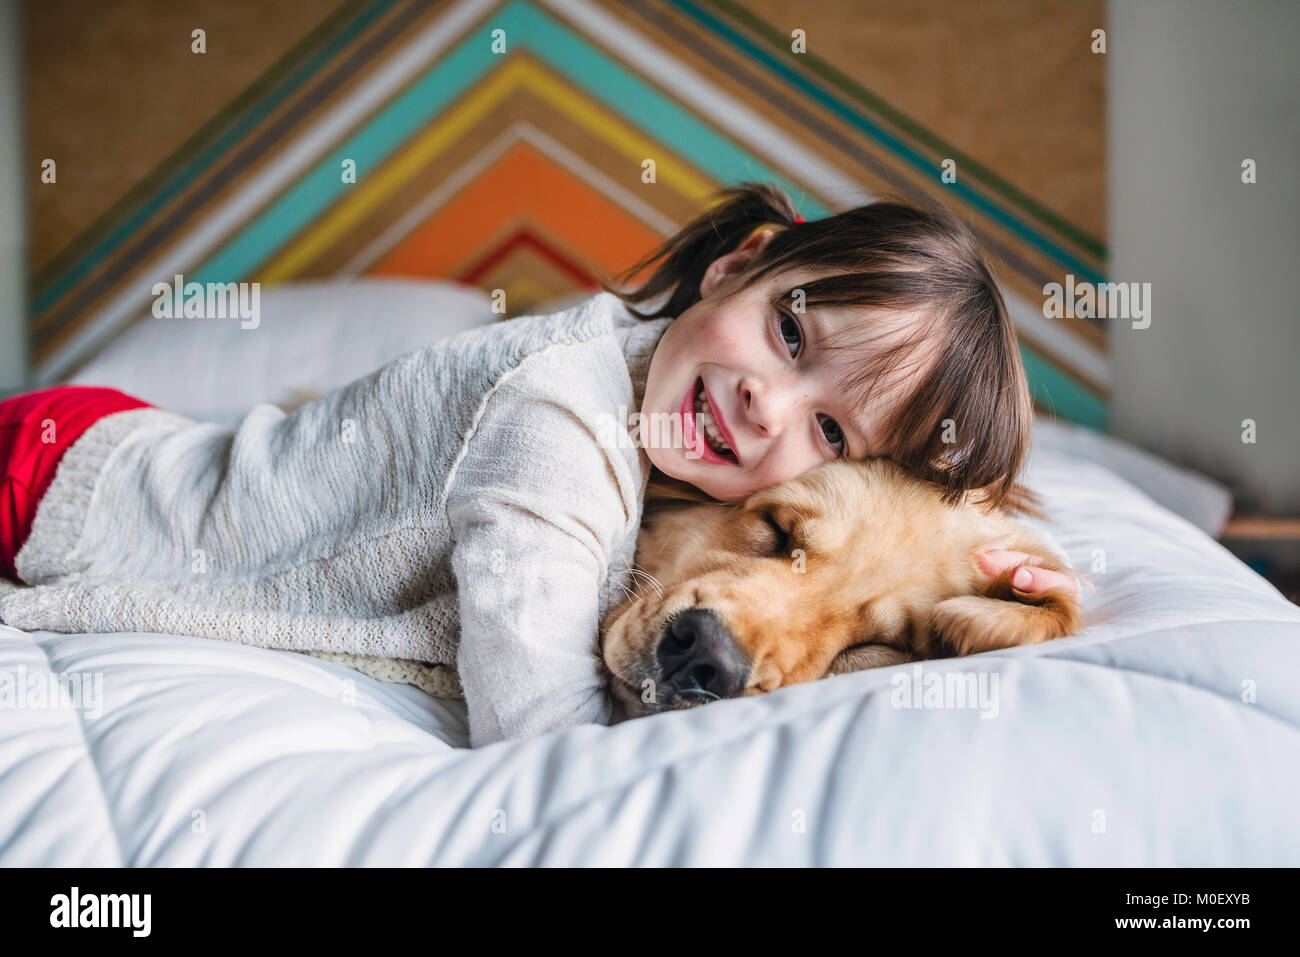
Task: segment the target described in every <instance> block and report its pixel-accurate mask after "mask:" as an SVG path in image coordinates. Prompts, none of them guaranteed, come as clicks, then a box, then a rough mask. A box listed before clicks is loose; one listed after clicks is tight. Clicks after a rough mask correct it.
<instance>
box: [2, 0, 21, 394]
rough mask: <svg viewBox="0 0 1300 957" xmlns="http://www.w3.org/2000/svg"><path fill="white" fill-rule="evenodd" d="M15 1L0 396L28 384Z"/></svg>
mask: <svg viewBox="0 0 1300 957" xmlns="http://www.w3.org/2000/svg"><path fill="white" fill-rule="evenodd" d="M18 22H19V15H18V3H17V0H0V394H3V393H4V392H6V391H17V390H19V389H21V388H22V387H23V385H24V382H25V379H26V367H27V334H26V323H25V317H24V286H25V283H26V276H27V265H26V244H27V221H26V198H25V193H24V188H25V184H24V178H23V175H22V171H23V163H24V160H23V135H22V65H21V61H20V59H19V53H20V52H21V44H20V43H19V33H18Z"/></svg>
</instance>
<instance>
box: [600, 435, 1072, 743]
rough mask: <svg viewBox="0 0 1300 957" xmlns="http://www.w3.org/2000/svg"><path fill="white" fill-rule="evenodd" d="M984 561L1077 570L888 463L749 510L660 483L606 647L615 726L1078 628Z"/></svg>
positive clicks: (814, 474) (1064, 602)
mask: <svg viewBox="0 0 1300 957" xmlns="http://www.w3.org/2000/svg"><path fill="white" fill-rule="evenodd" d="M987 548H1005V549H1014V550H1018V551H1024V552H1028V553H1029V554H1031V555H1033V556H1035V558H1036V559H1037V560H1038V561H1039V562H1040V563H1041V564H1042V565H1044V566H1046V567H1050V568H1054V569H1056V570H1060V571H1068V569H1065V568H1064V567H1063V566H1062V565H1060V563H1059V562H1057V561H1056V560H1055V559H1054V558H1053V557H1052V555H1051V552H1050V551H1049V550H1048V549H1046V548H1045V547H1044V546H1043V545H1042V544H1041V543H1040V542H1038V541H1037V540H1036V539H1034V538H1033V537H1032V536H1030V535H1029V533H1028V532H1026V531H1025V530H1023V529H1021V528H1020V527H1019V526H1017V525H1015V524H1013V523H1012V522H1010V521H1009V520H1008V519H1007V518H1006V517H1005V516H1002V515H1000V514H996V513H993V512H990V511H987V510H984V509H981V508H977V507H976V506H975V505H973V504H969V503H964V504H960V505H956V506H953V505H948V504H945V503H944V502H943V501H942V499H941V497H940V495H939V493H938V492H937V491H936V490H935V489H933V488H932V487H930V486H928V485H926V484H925V483H922V482H920V481H917V480H915V479H912V478H910V477H908V476H907V475H906V474H905V473H904V472H903V471H902V470H901V469H899V468H898V467H897V466H895V465H893V464H891V463H888V462H886V461H883V460H877V461H870V462H834V463H829V464H827V465H824V466H822V467H820V468H817V469H814V470H813V471H811V472H808V473H806V474H805V475H803V476H801V477H800V478H798V479H795V480H793V481H791V482H786V483H784V484H782V485H780V486H777V487H776V488H773V489H768V490H766V491H763V492H758V493H756V494H754V495H752V496H750V497H749V498H748V499H747V500H746V501H745V502H743V503H742V504H737V505H726V504H721V503H716V502H713V501H711V500H708V499H705V498H704V497H703V496H702V495H698V494H696V495H693V494H692V493H691V491H690V490H689V488H688V487H687V488H684V487H683V486H681V485H679V484H675V483H665V484H661V485H657V486H653V487H652V488H651V491H650V494H649V495H648V496H647V501H646V512H645V520H644V522H643V525H642V530H641V535H640V537H639V539H638V542H637V553H636V564H637V567H638V569H639V570H640V572H639V574H638V575H637V583H636V584H637V587H636V590H635V593H634V595H633V596H632V597H629V598H628V599H627V600H626V601H624V602H623V603H622V604H620V605H619V606H618V607H617V608H615V609H613V610H612V611H611V612H610V614H609V615H608V616H607V617H606V619H605V622H604V627H603V629H602V634H601V644H600V652H601V656H602V658H603V660H604V663H605V665H606V668H607V670H608V672H609V681H610V692H611V695H612V697H613V699H614V703H615V715H616V718H623V717H636V716H639V715H644V714H650V713H653V712H656V711H662V710H667V709H670V708H682V707H690V706H692V705H696V704H703V703H705V702H708V701H713V700H717V699H719V698H728V697H737V696H740V695H752V694H761V693H763V692H767V691H773V690H775V689H777V688H780V687H783V686H785V685H791V684H797V683H799V682H804V681H812V680H815V679H818V678H823V677H826V676H827V675H829V674H834V673H840V672H846V671H857V670H861V669H863V668H875V667H881V666H885V665H892V664H898V663H901V662H904V661H908V660H912V659H920V658H933V657H944V656H949V655H959V654H970V653H974V652H978V651H986V650H991V649H993V648H1003V647H1009V646H1012V645H1020V644H1027V643H1031V642H1037V641H1045V640H1047V639H1050V638H1057V637H1060V636H1062V635H1066V634H1069V633H1070V632H1071V631H1073V630H1074V629H1075V628H1076V626H1077V623H1078V608H1077V603H1076V601H1075V600H1074V599H1073V597H1071V596H1068V595H1064V594H1061V593H1058V592H1052V593H1049V594H1048V595H1046V596H1039V597H1034V596H1025V595H1023V594H1021V593H1019V592H1017V591H1016V590H1015V589H1013V588H1012V587H1011V585H1010V583H1009V581H1008V580H1007V577H1008V576H1005V575H1004V576H1002V577H1000V578H997V579H990V578H988V577H987V576H985V575H984V574H983V573H982V572H981V571H980V570H979V568H978V567H977V566H976V565H975V562H974V556H975V554H976V553H977V552H979V551H983V550H985V549H987Z"/></svg>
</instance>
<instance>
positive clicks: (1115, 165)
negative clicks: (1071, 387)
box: [1107, 0, 1300, 515]
mask: <svg viewBox="0 0 1300 957" xmlns="http://www.w3.org/2000/svg"><path fill="white" fill-rule="evenodd" d="M1108 13H1109V24H1108V41H1109V42H1108V47H1109V52H1108V53H1107V58H1108V64H1107V66H1108V71H1109V72H1108V81H1109V90H1108V115H1109V120H1108V136H1109V170H1108V175H1109V181H1110V183H1109V189H1110V200H1109V202H1110V206H1109V219H1110V249H1111V262H1110V274H1111V278H1113V279H1115V280H1122V281H1129V282H1134V281H1136V282H1150V283H1152V284H1153V285H1152V306H1153V315H1152V322H1151V327H1150V328H1149V329H1146V330H1134V329H1132V328H1131V325H1130V324H1129V323H1124V322H1115V323H1114V324H1113V325H1112V328H1111V331H1112V337H1113V338H1112V340H1111V349H1112V363H1113V367H1114V399H1113V404H1112V415H1111V425H1112V431H1114V432H1115V433H1116V434H1118V435H1120V436H1123V437H1125V438H1129V439H1132V440H1135V441H1136V442H1137V443H1138V444H1140V445H1143V446H1145V447H1147V448H1150V449H1152V450H1154V451H1156V452H1159V453H1160V454H1163V455H1165V456H1166V457H1169V458H1172V459H1174V460H1176V461H1181V462H1183V463H1185V464H1187V465H1191V466H1193V467H1195V468H1198V469H1201V470H1203V471H1205V472H1208V473H1210V474H1213V475H1216V476H1218V477H1220V478H1222V479H1224V480H1225V481H1228V482H1229V484H1230V485H1232V487H1233V488H1234V491H1236V492H1237V495H1238V504H1239V506H1241V507H1244V508H1246V509H1260V508H1262V509H1264V510H1267V511H1270V512H1273V513H1281V514H1291V515H1295V514H1300V425H1297V423H1298V422H1300V310H1298V309H1297V307H1296V302H1297V299H1298V298H1300V289H1298V288H1297V285H1296V282H1297V280H1298V279H1300V161H1298V158H1300V79H1298V78H1297V77H1298V76H1300V74H1298V72H1297V67H1296V63H1297V62H1300V53H1297V50H1296V43H1297V39H1300V3H1296V2H1294V0H1240V2H1234V3H1224V2H1222V0H1111V2H1110V4H1109V11H1108ZM1247 157H1249V158H1251V159H1254V160H1255V161H1256V163H1257V164H1258V181H1257V182H1256V183H1255V184H1254V185H1245V184H1243V183H1242V182H1241V162H1242V160H1243V159H1245V158H1247ZM1244 419H1254V420H1255V422H1256V424H1257V442H1256V444H1254V445H1247V444H1244V443H1243V442H1242V425H1241V423H1242V420H1244Z"/></svg>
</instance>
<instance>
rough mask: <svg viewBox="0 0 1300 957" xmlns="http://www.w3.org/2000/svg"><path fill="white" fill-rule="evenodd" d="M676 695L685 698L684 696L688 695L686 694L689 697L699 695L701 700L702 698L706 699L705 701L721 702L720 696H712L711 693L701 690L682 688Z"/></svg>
mask: <svg viewBox="0 0 1300 957" xmlns="http://www.w3.org/2000/svg"><path fill="white" fill-rule="evenodd" d="M677 693H678V694H679V695H682V696H683V697H684V696H686V695H688V694H689V695H699V696H700V697H701V698H704V699H706V700H707V701H721V700H722V696H721V695H718V694H714V693H713V692H712V691H705V690H704V689H703V688H683V689H682V690H681V691H679V692H677Z"/></svg>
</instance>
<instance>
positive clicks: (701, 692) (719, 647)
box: [655, 608, 749, 702]
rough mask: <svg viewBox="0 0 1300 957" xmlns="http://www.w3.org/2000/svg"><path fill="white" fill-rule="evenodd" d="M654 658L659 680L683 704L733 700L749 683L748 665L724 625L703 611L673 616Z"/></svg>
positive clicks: (706, 611) (718, 619)
mask: <svg viewBox="0 0 1300 957" xmlns="http://www.w3.org/2000/svg"><path fill="white" fill-rule="evenodd" d="M655 658H656V659H657V660H658V662H659V667H660V668H662V669H663V680H664V681H665V682H667V684H668V686H669V687H670V688H672V690H673V691H674V692H675V693H676V694H677V695H678V696H679V697H680V698H682V699H683V700H689V699H695V700H697V701H700V702H703V701H707V700H711V699H713V698H733V697H735V696H736V695H738V694H740V693H741V692H742V691H744V690H745V684H746V682H747V681H748V680H749V661H748V660H747V658H746V656H745V655H744V653H743V652H741V650H740V648H739V647H737V645H736V642H735V640H734V639H733V638H732V636H731V632H730V631H728V630H727V626H726V624H725V623H724V622H723V621H722V619H721V618H719V617H718V616H717V615H716V614H714V613H713V612H712V611H710V610H709V609H707V608H691V609H688V610H686V611H684V612H682V613H681V614H679V615H677V616H675V617H674V618H673V619H672V621H670V622H669V623H668V625H667V627H665V628H664V633H663V636H662V637H661V638H660V639H659V647H658V648H656V649H655Z"/></svg>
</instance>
